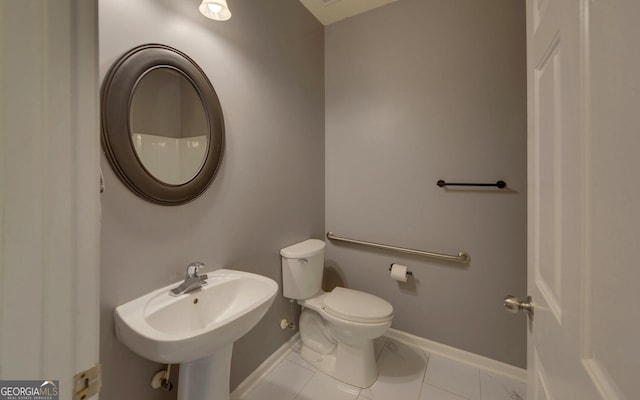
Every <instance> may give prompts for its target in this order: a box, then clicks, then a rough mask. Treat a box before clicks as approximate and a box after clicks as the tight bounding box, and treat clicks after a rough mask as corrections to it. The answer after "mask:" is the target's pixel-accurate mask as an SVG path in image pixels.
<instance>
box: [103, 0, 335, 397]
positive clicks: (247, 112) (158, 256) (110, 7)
mask: <svg viewBox="0 0 640 400" xmlns="http://www.w3.org/2000/svg"><path fill="white" fill-rule="evenodd" d="M229 3H230V6H231V8H232V12H233V18H232V19H231V20H230V21H228V22H224V23H218V22H214V21H211V20H208V19H206V18H204V17H202V16H201V15H200V14H199V12H198V11H197V6H198V4H199V2H198V1H183V0H135V1H132V0H101V1H100V15H99V21H100V73H101V76H104V75H105V73H106V71H107V70H108V68H109V66H110V65H111V64H112V63H113V62H114V61H115V60H116V59H117V58H118V57H119V56H120V55H121V54H122V53H124V52H125V51H127V50H129V49H130V48H132V47H135V46H138V45H140V44H143V43H163V44H167V45H169V46H173V47H176V48H178V49H180V50H182V51H183V52H185V53H186V54H188V55H189V56H190V57H191V58H193V59H194V60H195V61H196V62H197V63H198V64H199V65H200V66H201V67H202V69H203V70H204V71H205V72H206V73H207V75H208V76H209V79H210V80H211V82H212V84H213V86H214V87H215V89H216V91H217V93H218V96H219V97H220V101H221V104H222V108H223V112H224V117H225V124H226V139H227V143H226V149H225V156H224V161H223V164H222V167H221V169H220V171H219V173H218V176H217V178H216V180H215V182H214V183H213V186H212V187H210V188H209V189H208V190H207V191H206V193H205V194H204V195H203V196H202V197H200V198H198V199H196V200H195V201H193V202H192V203H189V204H187V205H183V206H178V207H163V206H157V205H153V204H150V203H147V202H145V201H143V200H142V199H140V198H138V197H136V196H135V195H134V194H133V193H132V192H130V191H128V190H127V189H126V188H125V187H124V185H123V184H122V183H120V181H119V180H118V179H117V178H116V176H115V175H114V173H113V171H112V170H111V167H110V166H109V165H108V164H107V163H106V161H105V160H104V159H103V163H102V170H103V172H104V175H105V180H106V192H105V193H104V194H103V195H102V242H101V251H102V260H101V262H102V266H101V268H102V273H101V290H102V294H101V297H102V310H101V312H102V315H101V331H102V332H101V338H100V340H101V355H100V358H101V362H102V363H103V366H104V382H103V384H104V389H103V392H102V394H101V398H102V399H105V400H115V399H138V400H144V399H160V398H167V399H168V398H174V397H175V392H172V393H169V394H166V393H163V392H161V391H154V390H152V389H151V388H150V387H149V380H150V378H151V375H152V374H153V373H154V372H155V371H156V370H158V369H159V368H160V365H157V364H154V363H152V362H149V361H146V360H144V359H143V358H141V357H139V356H137V355H135V354H134V353H132V352H130V351H129V350H128V349H127V348H125V347H124V346H123V345H122V344H121V343H120V342H118V340H117V339H116V337H115V336H114V330H113V309H114V307H116V306H117V305H119V304H121V303H124V302H127V301H129V300H131V299H133V298H136V297H138V296H140V295H142V294H144V293H146V292H149V291H151V290H153V289H156V288H158V287H162V286H164V285H167V284H169V283H171V282H174V281H177V280H179V279H181V277H182V276H183V274H184V268H185V266H186V265H187V264H188V263H189V262H191V261H195V260H200V261H203V262H205V263H206V264H207V266H208V269H209V270H215V269H219V268H222V267H229V268H235V269H240V270H245V271H251V272H256V273H259V274H262V275H266V276H268V277H271V278H273V279H274V280H276V281H277V282H278V283H280V280H281V279H280V258H279V250H280V248H282V247H284V246H287V245H289V244H292V243H294V242H297V241H300V240H303V239H306V238H309V237H312V236H313V237H320V236H321V235H322V233H323V232H324V80H323V79H324V78H323V76H324V74H323V68H324V61H323V57H324V54H323V41H324V36H323V28H322V26H321V25H320V24H319V23H318V22H317V21H316V20H315V19H314V18H313V17H312V16H311V15H310V14H309V13H308V12H307V11H306V9H305V8H304V7H303V6H302V5H301V4H300V3H299V2H298V1H297V0H278V1H268V2H266V1H255V0H234V1H232V2H229ZM283 317H289V304H288V302H287V301H286V300H284V298H282V297H281V296H279V297H278V298H276V301H275V303H274V305H273V307H272V308H271V310H270V311H269V312H268V313H267V315H266V316H265V318H264V319H263V321H262V322H261V323H259V324H258V326H257V327H256V328H255V329H254V330H253V331H251V332H250V333H249V334H248V335H246V336H245V337H244V338H243V339H241V340H240V341H239V342H237V344H236V346H235V348H234V355H233V361H232V386H233V387H235V386H236V385H237V384H238V383H239V382H240V381H241V380H242V379H244V378H245V377H246V376H247V375H248V374H249V373H250V372H251V371H252V370H253V369H255V367H257V366H258V365H259V364H260V363H261V362H262V361H263V360H264V359H265V358H266V357H268V356H269V355H270V354H271V353H272V352H273V351H274V350H275V349H277V348H278V347H279V346H280V345H281V344H282V343H284V342H285V341H286V340H287V339H288V337H289V336H290V335H291V334H292V333H293V332H291V331H287V332H285V331H282V330H280V327H279V321H280V319H281V318H283Z"/></svg>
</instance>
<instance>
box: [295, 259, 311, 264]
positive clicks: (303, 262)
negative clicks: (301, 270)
mask: <svg viewBox="0 0 640 400" xmlns="http://www.w3.org/2000/svg"><path fill="white" fill-rule="evenodd" d="M298 262H299V263H300V264H306V263H308V262H309V260H307V259H306V258H298Z"/></svg>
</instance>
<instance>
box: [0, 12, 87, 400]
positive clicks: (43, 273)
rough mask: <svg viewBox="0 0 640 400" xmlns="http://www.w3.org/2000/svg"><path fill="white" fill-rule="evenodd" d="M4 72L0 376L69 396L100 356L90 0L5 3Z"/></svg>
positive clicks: (0, 25)
mask: <svg viewBox="0 0 640 400" xmlns="http://www.w3.org/2000/svg"><path fill="white" fill-rule="evenodd" d="M0 79H1V86H0V380H2V381H6V380H29V381H38V380H41V381H56V380H57V381H59V388H58V389H59V398H60V399H65V400H66V399H72V398H73V396H72V392H73V391H74V390H73V377H74V375H75V374H76V373H78V372H80V371H83V370H86V369H88V368H90V367H92V366H94V365H95V364H97V362H98V338H99V322H98V321H99V319H98V313H99V295H98V289H99V268H98V267H99V246H100V243H99V233H100V228H99V223H100V215H99V213H100V200H99V143H100V142H99V125H98V35H97V0H55V1H45V0H3V1H0ZM45 385H47V386H45V387H49V388H50V387H51V384H50V383H46V384H45ZM50 393H53V391H51V392H50Z"/></svg>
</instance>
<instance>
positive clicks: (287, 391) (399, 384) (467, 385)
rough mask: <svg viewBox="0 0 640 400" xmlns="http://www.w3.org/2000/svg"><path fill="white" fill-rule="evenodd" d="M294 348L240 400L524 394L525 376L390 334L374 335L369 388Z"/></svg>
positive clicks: (501, 398) (509, 399)
mask: <svg viewBox="0 0 640 400" xmlns="http://www.w3.org/2000/svg"><path fill="white" fill-rule="evenodd" d="M292 350H293V351H291V352H290V353H289V354H287V356H286V357H285V358H284V359H283V360H282V361H280V363H278V364H277V365H276V366H275V367H274V368H272V369H271V371H270V372H269V373H267V374H266V375H265V377H264V378H263V379H262V380H261V381H260V382H259V383H258V384H257V385H256V386H255V387H254V389H253V390H252V391H251V392H249V393H248V394H247V395H246V396H245V397H244V398H243V399H242V400H526V398H525V396H526V385H525V383H523V382H520V381H516V380H513V379H510V378H508V377H504V376H501V375H496V374H493V373H490V372H488V371H483V370H481V369H478V368H477V367H473V366H470V365H467V364H464V363H462V362H459V361H455V360H451V359H448V358H445V357H442V356H439V355H435V354H428V353H426V352H424V351H423V350H420V349H418V348H414V347H411V346H408V345H405V344H402V343H399V342H395V341H392V340H389V339H386V338H380V339H379V340H378V341H376V355H377V361H378V371H379V373H380V374H379V377H378V380H377V381H376V382H375V383H374V384H373V385H371V387H368V388H366V389H360V388H357V387H354V386H351V385H347V384H345V383H343V382H340V381H338V380H336V379H334V378H331V377H330V376H327V375H326V374H324V373H322V372H320V371H318V370H316V369H315V368H313V367H312V366H311V365H309V364H308V363H307V362H306V361H304V360H303V359H302V358H301V357H300V355H299V354H298V351H299V350H298V349H296V348H293V349H292Z"/></svg>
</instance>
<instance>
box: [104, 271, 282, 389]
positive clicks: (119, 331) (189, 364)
mask: <svg viewBox="0 0 640 400" xmlns="http://www.w3.org/2000/svg"><path fill="white" fill-rule="evenodd" d="M208 276H209V278H208V279H207V283H208V284H207V285H206V286H203V287H202V288H201V289H197V290H194V291H192V292H189V293H185V294H182V295H179V296H177V297H173V296H170V295H169V290H170V289H172V288H173V287H175V286H177V285H178V284H179V283H180V282H178V283H175V284H172V285H169V286H166V287H164V288H161V289H158V290H155V291H153V292H151V293H148V294H146V295H144V296H142V297H139V298H137V299H135V300H132V301H130V302H128V303H126V304H123V305H121V306H118V307H116V309H115V325H116V336H117V337H118V339H119V340H120V341H121V342H122V343H124V344H125V345H126V346H127V347H129V348H130V349H131V350H133V351H134V352H136V353H137V354H139V355H141V356H143V357H145V358H147V359H149V360H152V361H156V362H159V363H166V364H181V366H180V382H179V385H178V400H228V399H229V370H230V366H231V350H232V348H233V342H235V341H236V340H238V339H239V338H240V337H242V336H243V335H244V334H246V333H247V332H248V331H249V330H250V329H251V328H253V327H254V326H255V325H256V324H257V323H258V321H260V319H261V318H262V317H263V316H264V314H265V313H266V312H267V310H268V309H269V307H270V306H271V303H273V299H274V298H275V295H276V293H277V291H278V284H277V283H276V282H274V281H273V280H272V279H269V278H267V277H264V276H260V275H256V274H252V273H249V272H242V271H235V270H230V269H220V270H217V271H214V272H211V273H208Z"/></svg>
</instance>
